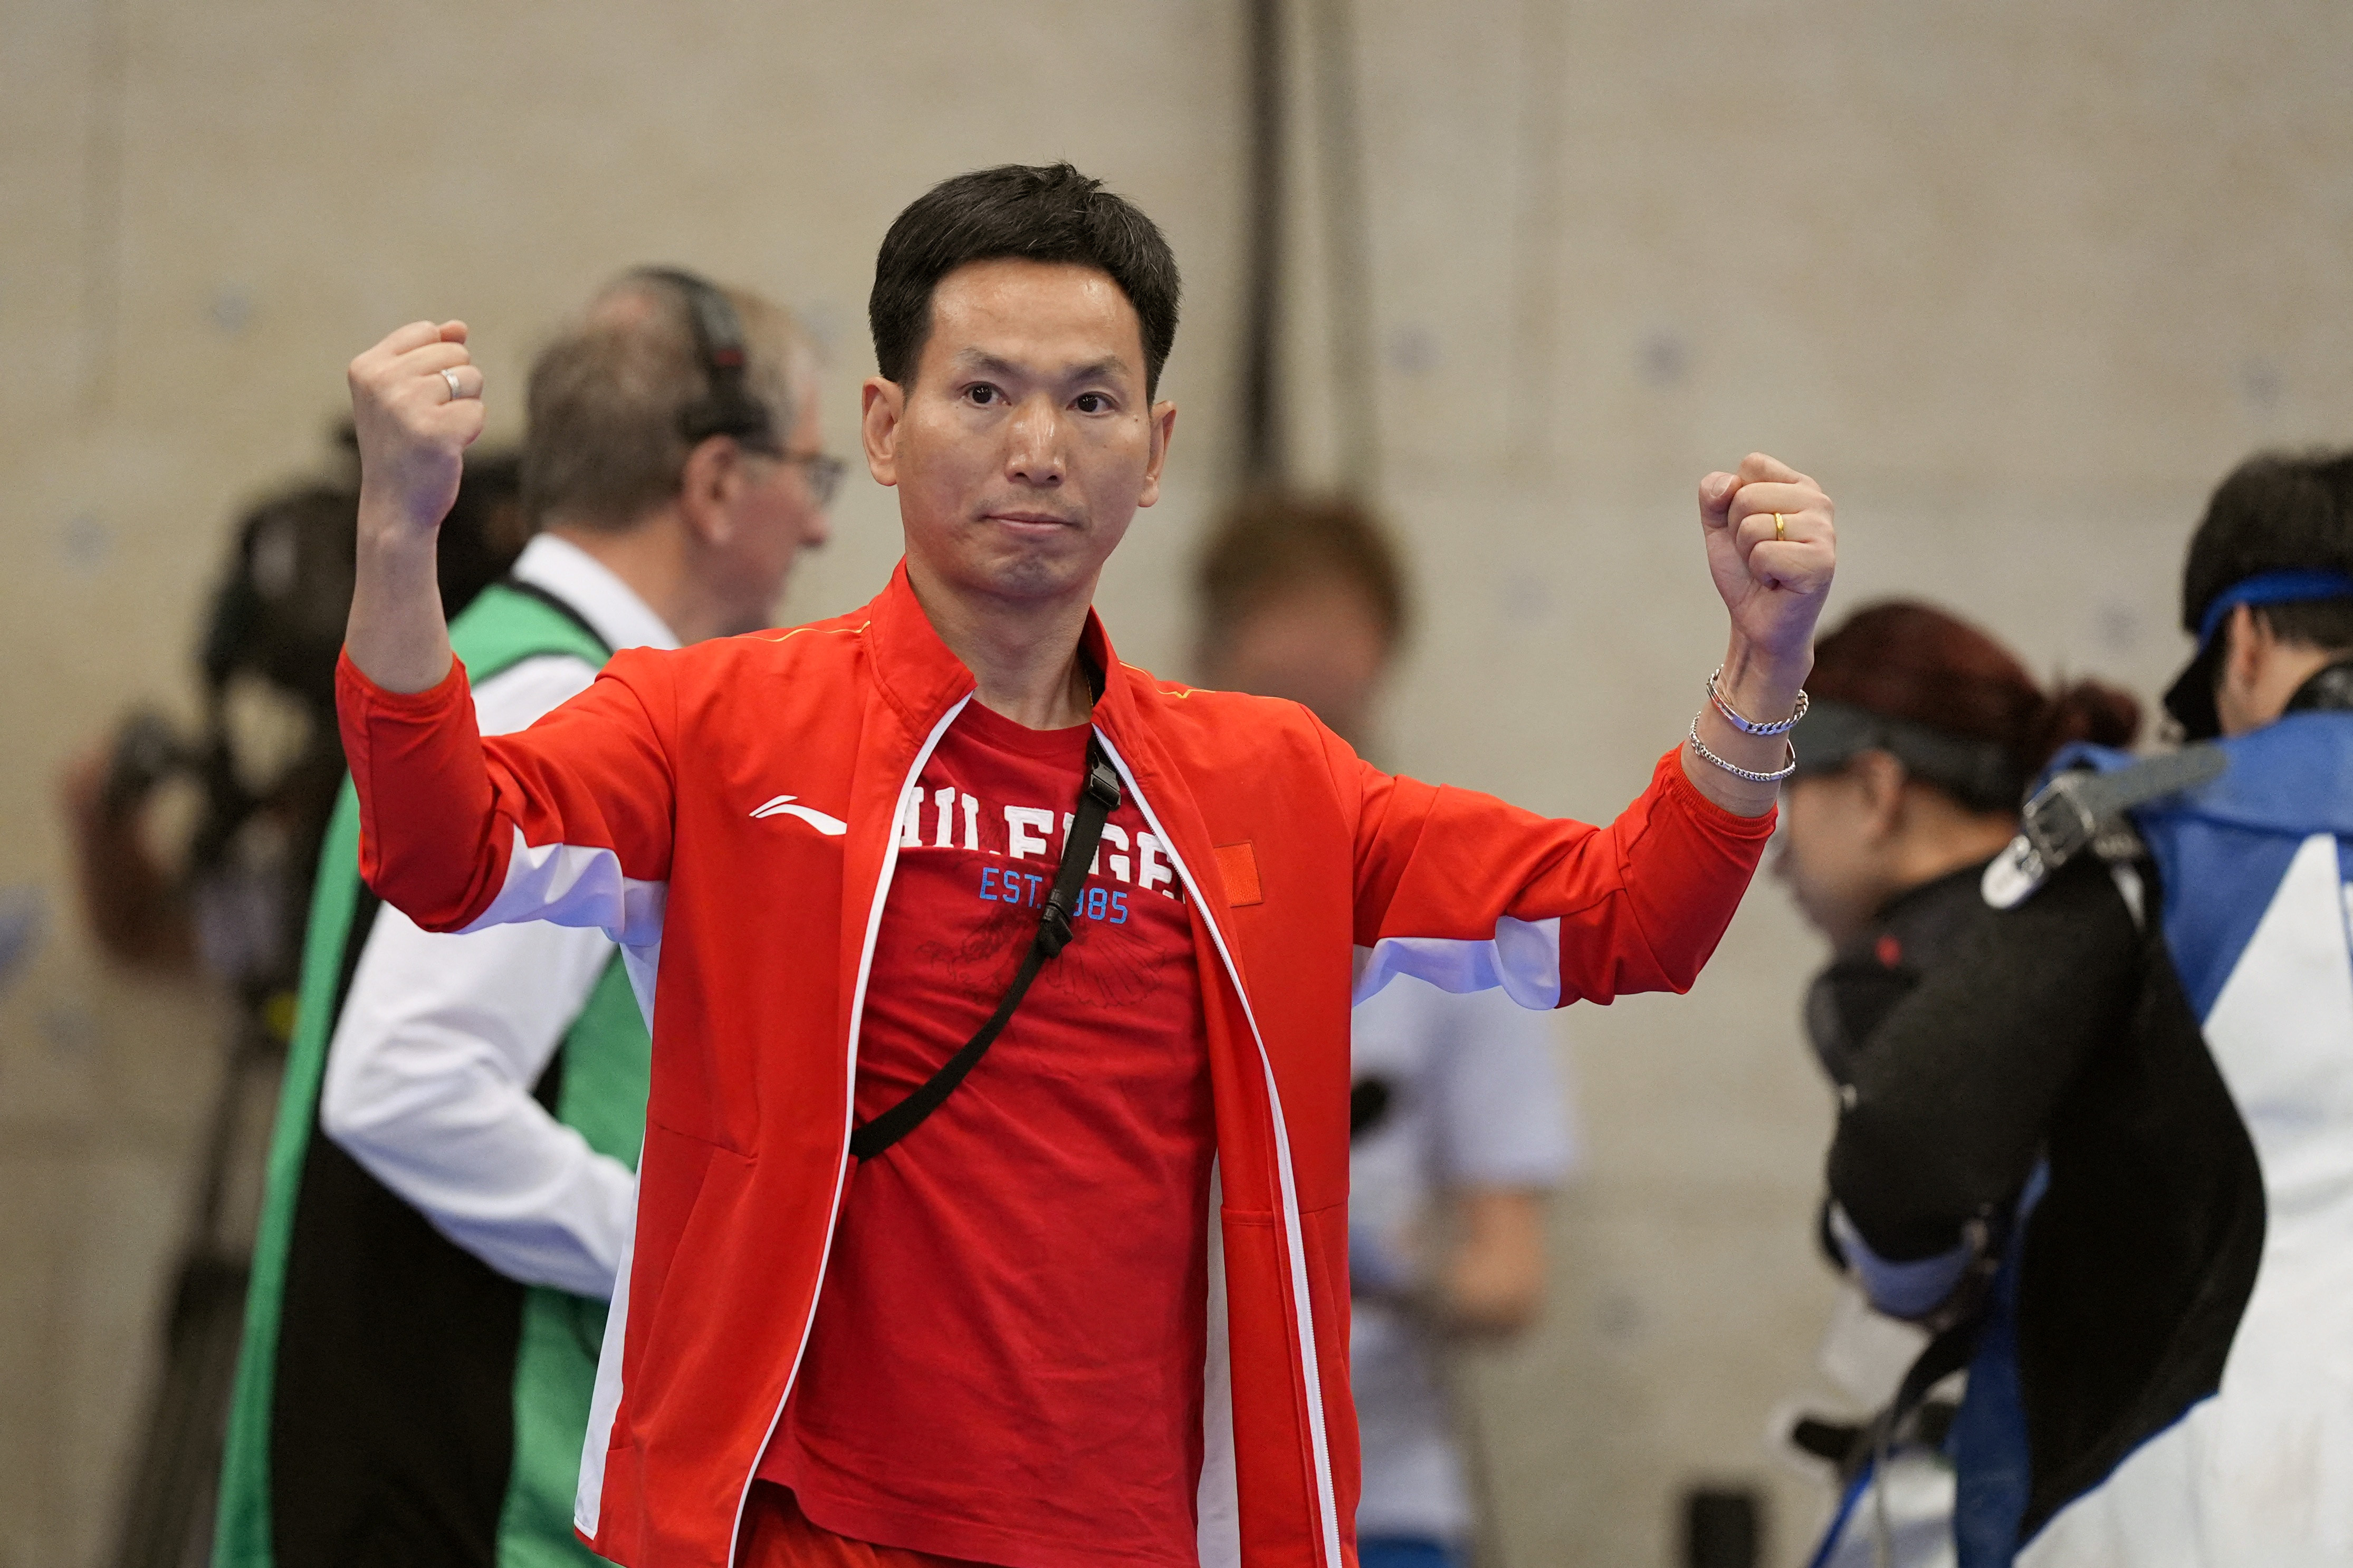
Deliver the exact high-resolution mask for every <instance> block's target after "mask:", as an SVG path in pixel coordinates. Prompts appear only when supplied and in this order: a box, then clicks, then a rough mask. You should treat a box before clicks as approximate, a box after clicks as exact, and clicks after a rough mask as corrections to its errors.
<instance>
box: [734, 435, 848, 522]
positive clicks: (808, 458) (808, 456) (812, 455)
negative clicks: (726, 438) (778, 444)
mask: <svg viewBox="0 0 2353 1568" xmlns="http://www.w3.org/2000/svg"><path fill="white" fill-rule="evenodd" d="M744 447H745V448H746V449H747V450H750V451H753V452H756V453H758V454H759V455H760V456H761V457H763V458H768V459H769V460H770V461H772V462H777V463H785V464H797V465H798V466H799V467H800V468H804V469H806V470H807V479H808V488H809V495H810V496H811V497H812V498H813V499H814V500H816V501H817V504H818V506H819V507H821V508H822V507H828V506H831V505H832V504H833V496H834V492H835V491H836V490H839V489H841V476H842V475H843V474H844V473H846V472H848V471H849V464H848V463H845V462H843V461H842V460H841V459H840V458H837V457H835V456H833V455H832V454H831V453H829V452H780V451H777V450H776V448H774V447H769V446H767V445H765V443H763V444H760V445H754V444H753V443H752V442H749V441H746V442H744Z"/></svg>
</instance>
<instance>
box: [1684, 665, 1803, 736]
mask: <svg viewBox="0 0 2353 1568" xmlns="http://www.w3.org/2000/svg"><path fill="white" fill-rule="evenodd" d="M1723 674H1724V666H1722V665H1720V664H1719V665H1717V666H1716V667H1715V671H1714V673H1712V674H1710V675H1709V676H1708V678H1707V700H1709V701H1710V702H1713V703H1715V710H1716V711H1717V712H1719V713H1721V714H1723V715H1724V718H1725V722H1726V723H1728V724H1730V725H1731V726H1732V727H1733V728H1734V729H1736V730H1737V731H1740V732H1741V733H1742V734H1744V735H1786V734H1788V732H1789V731H1792V730H1794V729H1796V728H1797V727H1798V721H1799V720H1800V719H1802V718H1804V717H1805V716H1806V709H1807V708H1808V707H1809V706H1810V704H1811V702H1812V699H1810V698H1809V697H1808V696H1807V695H1806V689H1805V688H1804V687H1802V686H1800V687H1799V688H1798V710H1797V711H1796V712H1794V713H1792V714H1790V715H1789V716H1788V718H1787V719H1784V720H1782V721H1780V722H1778V723H1777V724H1759V723H1757V722H1755V721H1751V720H1748V719H1746V718H1743V717H1742V716H1741V715H1740V714H1739V713H1738V712H1737V711H1736V710H1734V708H1733V706H1732V704H1731V703H1729V702H1726V701H1725V700H1724V693H1723V692H1722V691H1721V690H1719V689H1717V688H1716V684H1715V683H1716V681H1717V680H1718V679H1720V678H1721V677H1722V676H1723Z"/></svg>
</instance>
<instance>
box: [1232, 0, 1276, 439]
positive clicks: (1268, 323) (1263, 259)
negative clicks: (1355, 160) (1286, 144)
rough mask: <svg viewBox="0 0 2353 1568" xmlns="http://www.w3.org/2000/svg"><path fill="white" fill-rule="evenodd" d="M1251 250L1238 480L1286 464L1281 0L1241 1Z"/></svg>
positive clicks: (1245, 286) (1244, 315)
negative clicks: (1281, 382) (1245, 11)
mask: <svg viewBox="0 0 2353 1568" xmlns="http://www.w3.org/2000/svg"><path fill="white" fill-rule="evenodd" d="M1248 6H1249V26H1248V47H1249V50H1250V59H1249V73H1250V144H1249V149H1248V154H1247V155H1248V159H1249V163H1248V170H1249V178H1250V191H1249V225H1250V253H1249V259H1248V262H1247V266H1246V269H1245V271H1244V274H1243V289H1244V305H1243V311H1242V323H1243V325H1242V331H1243V338H1242V429H1241V437H1242V440H1241V449H1242V480H1243V482H1244V483H1245V484H1261V483H1272V482H1275V481H1277V480H1280V479H1282V477H1283V474H1284V471H1285V469H1286V467H1287V462H1286V454H1285V452H1284V450H1283V430H1282V405H1281V402H1280V398H1279V391H1280V389H1279V388H1278V387H1277V385H1276V373H1277V362H1278V361H1279V360H1280V358H1281V353H1280V350H1281V342H1280V337H1281V332H1282V184H1283V181H1282V163H1283V158H1282V153H1283V128H1284V118H1285V117H1284V112H1283V68H1282V63H1283V62H1282V54H1283V51H1282V20H1283V18H1282V0H1248Z"/></svg>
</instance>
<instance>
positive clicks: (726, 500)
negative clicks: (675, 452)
mask: <svg viewBox="0 0 2353 1568" xmlns="http://www.w3.org/2000/svg"><path fill="white" fill-rule="evenodd" d="M743 484H744V448H743V447H740V446H738V445H737V444H736V441H735V438H734V437H733V436H706V437H703V438H702V440H700V441H698V442H696V443H695V445H694V449H693V450H692V451H691V452H689V453H688V454H687V455H686V467H685V468H684V469H683V470H682V471H681V473H680V474H679V477H678V510H679V515H680V516H681V518H683V519H684V520H685V521H686V527H687V531H688V532H689V533H691V534H692V535H693V536H694V538H695V539H696V540H697V541H698V542H701V543H703V544H724V543H726V542H728V540H730V539H731V538H733V536H734V532H735V510H734V506H733V502H734V500H735V492H736V491H737V490H738V489H741V488H742V487H743Z"/></svg>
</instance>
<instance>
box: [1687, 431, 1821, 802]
mask: <svg viewBox="0 0 2353 1568" xmlns="http://www.w3.org/2000/svg"><path fill="white" fill-rule="evenodd" d="M1699 519H1700V534H1701V537H1702V538H1703V539H1704V540H1705V541H1706V544H1707V569H1708V574H1709V575H1710V576H1712V577H1714V578H1715V591H1716V592H1717V593H1718V594H1719V595H1722V596H1723V599H1724V607H1725V610H1726V611H1727V612H1728V613H1729V615H1730V616H1731V620H1732V627H1731V637H1730V640H1729V642H1728V643H1727V644H1726V646H1725V651H1724V673H1723V674H1722V675H1721V676H1720V677H1719V678H1718V679H1717V682H1716V689H1717V691H1718V692H1719V693H1720V694H1721V695H1722V696H1723V698H1724V700H1725V703H1726V704H1727V705H1728V706H1730V707H1731V709H1732V710H1733V711H1735V712H1736V713H1738V714H1740V715H1741V716H1742V717H1743V718H1745V719H1747V720H1749V721H1751V722H1753V723H1757V724H1773V723H1778V721H1782V720H1784V719H1787V718H1788V717H1789V715H1790V714H1791V713H1792V712H1793V711H1795V710H1796V708H1797V705H1798V689H1799V687H1801V686H1803V685H1804V684H1805V679H1806V673H1807V672H1808V671H1809V670H1810V669H1812V668H1813V667H1814V623H1815V622H1816V621H1817V620H1818V619H1820V616H1821V613H1822V604H1823V602H1824V601H1825V600H1826V599H1828V598H1829V597H1830V591H1831V575H1832V574H1833V572H1834V570H1835V569H1836V567H1837V564H1838V531H1837V526H1836V521H1835V510H1834V509H1833V508H1832V507H1831V498H1830V497H1829V496H1827V495H1825V494H1823V493H1822V488H1821V487H1820V485H1818V484H1816V483H1814V481H1813V480H1811V479H1808V478H1807V477H1806V476H1805V475H1803V474H1801V473H1799V472H1798V470H1797V469H1795V468H1791V467H1789V465H1788V464H1787V463H1784V462H1782V461H1781V460H1780V459H1778V458H1768V457H1767V456H1765V455H1764V454H1763V453H1762V452H1751V453H1750V454H1749V455H1748V456H1747V457H1746V458H1742V459H1741V461H1740V467H1739V468H1738V469H1737V470H1736V471H1735V472H1732V473H1729V474H1725V473H1715V474H1710V475H1708V476H1707V478H1705V479H1702V480H1701V481H1700V482H1699ZM1697 727H1698V731H1699V739H1700V742H1701V744H1703V745H1704V746H1705V747H1706V748H1707V749H1708V751H1710V752H1714V753H1715V755H1716V756H1718V757H1720V758H1722V759H1723V760H1724V761H1725V762H1726V763H1731V764H1732V765H1733V766H1734V767H1736V768H1741V769H1745V770H1746V771H1747V772H1749V773H1778V772H1779V771H1780V770H1781V769H1782V768H1783V767H1784V766H1786V765H1787V764H1788V759H1789V752H1788V741H1787V739H1786V738H1785V737H1783V736H1780V735H1772V736H1761V735H1750V734H1746V733H1744V732H1743V731H1741V730H1739V729H1738V728H1736V726H1735V725H1734V724H1733V723H1732V721H1730V720H1728V719H1726V718H1725V716H1724V715H1723V714H1722V713H1721V712H1719V711H1718V710H1717V709H1716V705H1715V703H1714V702H1707V703H1704V704H1703V705H1702V707H1701V709H1700V711H1699V718H1698V724H1697ZM1683 776H1684V777H1686V778H1688V779H1690V780H1691V782H1692V785H1693V787H1694V788H1695V789H1697V790H1698V791H1699V792H1700V793H1701V794H1702V795H1705V796H1707V798H1708V799H1710V800H1712V801H1714V802H1715V804H1716V805H1720V806H1723V807H1724V808H1725V810H1726V811H1731V812H1736V813H1738V814H1739V815H1740V816H1764V815H1765V814H1766V813H1767V812H1768V811H1770V810H1772V809H1773V802H1774V798H1775V796H1776V795H1777V794H1778V788H1779V786H1778V784H1771V783H1765V782H1759V781H1756V780H1750V779H1744V778H1741V777H1739V776H1738V775H1736V774H1735V773H1730V772H1728V771H1726V770H1725V769H1724V768H1722V767H1719V766H1717V765H1715V763H1709V762H1708V761H1706V760H1705V759H1704V757H1702V756H1700V755H1699V753H1698V752H1695V751H1694V749H1693V747H1692V744H1691V742H1688V741H1686V742H1684V743H1683Z"/></svg>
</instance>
